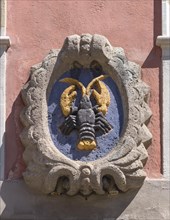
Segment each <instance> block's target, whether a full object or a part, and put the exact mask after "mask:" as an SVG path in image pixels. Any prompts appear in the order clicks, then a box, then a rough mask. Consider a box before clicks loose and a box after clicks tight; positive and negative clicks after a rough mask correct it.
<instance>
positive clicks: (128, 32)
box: [0, 0, 170, 220]
mask: <svg viewBox="0 0 170 220" xmlns="http://www.w3.org/2000/svg"><path fill="white" fill-rule="evenodd" d="M0 3H1V8H0V9H1V18H0V19H1V20H0V25H1V32H0V65H1V66H0V75H1V82H0V140H1V144H0V153H1V157H0V176H1V200H0V212H1V216H2V219H17V220H19V219H21V220H22V219H27V220H29V219H30V220H32V219H41V220H42V219H44V220H45V219H47V218H49V219H68V220H69V219H70V220H71V219H72V220H74V219H75V220H76V219H78V220H81V219H82V220H86V219H93V220H94V219H101V220H109V219H148V220H150V219H154V220H155V219H166V220H168V219H169V203H170V201H169V200H170V193H169V173H170V170H169V167H170V164H169V156H170V152H169V149H170V139H169V133H170V127H169V125H170V121H169V118H170V117H169V109H170V103H169V97H170V96H169V95H170V90H169V87H170V85H169V84H170V77H169V72H170V24H169V18H170V1H169V0H162V1H161V0H155V1H154V0H149V1H144V0H142V1H130V0H127V1H124V0H120V1H69V0H68V1H39V0H38V1H34V0H30V1H27V0H23V1H13V0H8V1H6V0H1V1H0ZM82 33H90V34H100V35H104V36H105V37H107V38H108V39H109V41H110V43H111V44H112V46H114V47H122V48H123V49H124V50H125V53H126V55H127V58H128V60H130V61H133V62H135V63H137V64H139V65H140V66H141V68H142V80H143V81H144V82H145V83H147V84H148V85H149V86H150V89H151V93H150V99H149V106H150V108H151V110H152V114H153V115H152V118H151V120H150V123H149V125H148V127H149V130H150V131H151V133H152V136H153V138H152V144H151V146H149V148H148V149H147V151H148V154H149V159H148V161H147V164H146V166H145V171H146V173H147V178H146V180H145V182H144V185H143V186H142V187H141V189H138V190H132V191H128V192H127V193H125V194H119V195H118V196H109V197H105V196H97V195H92V196H90V197H89V198H88V200H85V199H84V198H83V197H81V196H79V195H78V196H75V197H67V196H59V197H49V196H44V195H41V194H37V193H36V192H34V191H32V190H30V189H29V188H28V187H27V186H26V185H25V183H24V181H23V178H22V174H23V172H24V171H25V169H26V165H25V163H24V161H23V152H24V147H23V145H22V143H21V141H20V138H19V135H20V133H21V131H22V130H23V126H22V124H21V122H20V113H21V111H22V109H23V106H24V105H23V101H22V99H21V94H20V92H21V89H22V88H23V85H24V84H25V83H26V82H27V81H28V79H29V77H30V68H31V66H33V65H34V64H36V63H39V62H41V61H42V59H43V58H44V57H45V56H46V55H47V54H48V53H49V51H50V50H51V49H60V48H61V47H62V44H63V41H64V39H65V38H66V37H67V36H69V35H73V34H79V35H81V34H82Z"/></svg>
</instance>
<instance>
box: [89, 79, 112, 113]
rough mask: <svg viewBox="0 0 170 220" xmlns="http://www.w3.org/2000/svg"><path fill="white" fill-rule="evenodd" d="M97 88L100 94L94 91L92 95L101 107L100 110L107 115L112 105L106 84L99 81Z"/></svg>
mask: <svg viewBox="0 0 170 220" xmlns="http://www.w3.org/2000/svg"><path fill="white" fill-rule="evenodd" d="M96 86H97V90H98V92H97V91H96V90H93V91H92V95H93V96H94V98H95V99H96V102H97V104H98V105H99V108H98V110H99V111H100V112H102V113H103V114H104V115H105V114H106V112H107V110H108V107H109V105H110V94H109V91H108V89H107V87H106V85H105V84H104V82H102V81H99V80H98V81H97V82H96Z"/></svg>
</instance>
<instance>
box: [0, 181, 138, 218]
mask: <svg viewBox="0 0 170 220" xmlns="http://www.w3.org/2000/svg"><path fill="white" fill-rule="evenodd" d="M137 193H138V191H137V190H136V191H135V190H132V191H128V192H127V193H120V194H119V195H117V196H111V197H109V196H96V195H92V196H90V197H88V198H87V200H85V198H84V197H82V196H80V195H78V196H74V197H69V196H55V197H51V196H44V195H37V194H35V193H34V192H32V191H31V190H30V189H28V188H27V186H26V185H25V183H24V182H23V181H21V180H20V181H8V182H4V183H3V184H2V187H1V196H2V200H3V202H4V203H5V204H6V207H5V208H4V210H3V212H2V218H1V219H2V220H7V219H17V220H34V219H36V220H47V219H50V220H54V219H55V220H56V219H57V220H115V219H117V218H118V217H119V216H120V215H121V214H122V213H123V211H124V210H125V209H126V208H127V207H128V206H129V204H130V203H131V201H132V200H133V199H134V197H135V196H136V194H137ZM11 195H12V196H11ZM1 208H3V207H1ZM139 208H140V207H139Z"/></svg>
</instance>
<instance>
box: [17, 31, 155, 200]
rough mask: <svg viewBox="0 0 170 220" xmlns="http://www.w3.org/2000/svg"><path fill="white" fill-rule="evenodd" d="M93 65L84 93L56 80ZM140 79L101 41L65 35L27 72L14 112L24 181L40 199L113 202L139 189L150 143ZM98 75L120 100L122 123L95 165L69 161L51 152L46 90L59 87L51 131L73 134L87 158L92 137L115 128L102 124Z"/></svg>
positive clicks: (71, 81) (104, 103)
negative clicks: (106, 198) (19, 107)
mask: <svg viewBox="0 0 170 220" xmlns="http://www.w3.org/2000/svg"><path fill="white" fill-rule="evenodd" d="M96 64H99V66H100V67H102V72H101V74H100V76H99V75H98V76H97V77H93V79H91V80H90V81H89V82H88V83H87V84H86V86H85V85H83V83H82V82H80V81H79V80H77V79H75V78H72V77H64V78H62V75H63V73H66V72H68V71H70V70H71V69H73V70H74V68H75V66H76V67H77V66H78V67H81V68H82V69H90V68H91V69H92V67H93V66H95V65H96ZM140 73H141V69H140V66H139V65H137V64H135V63H133V62H130V61H128V60H127V58H126V56H125V54H124V51H123V49H122V48H118V47H112V46H111V45H110V43H109V41H108V40H107V39H106V38H105V37H104V36H101V35H97V34H95V35H90V34H84V35H81V36H78V35H72V36H69V37H67V38H66V39H65V42H64V45H63V47H62V49H61V50H51V51H50V53H49V54H48V55H47V57H46V58H45V59H44V60H43V61H42V62H41V63H39V64H37V65H35V66H33V67H32V68H31V73H30V80H29V81H28V82H27V83H26V84H25V86H24V88H23V89H22V99H23V101H24V103H25V107H24V109H23V111H22V112H21V121H22V123H23V125H24V129H23V131H22V133H21V135H20V137H21V141H22V143H23V145H24V147H25V151H24V154H23V158H24V161H25V163H26V166H27V168H26V171H25V172H24V173H23V177H24V180H25V182H26V183H27V184H28V185H29V186H30V187H31V188H33V189H35V190H37V191H39V192H41V193H44V194H58V195H59V194H66V195H70V196H73V195H76V194H82V195H83V196H88V195H91V194H92V193H96V194H99V195H103V194H112V195H114V194H118V193H119V192H126V191H127V190H129V189H132V188H138V187H140V186H141V185H142V183H143V181H144V179H145V177H146V174H145V171H144V170H143V167H144V165H145V163H146V160H147V158H148V153H147V150H146V148H147V147H148V146H149V144H150V142H151V138H152V135H151V133H150V132H149V130H148V128H147V126H146V125H147V123H148V121H149V118H150V117H151V115H152V113H151V110H150V108H149V106H148V98H149V87H148V86H147V85H146V84H145V83H144V82H143V81H142V80H141V75H140ZM103 74H106V76H107V77H109V78H110V80H113V81H114V83H115V84H116V86H117V88H118V91H119V93H120V97H121V102H122V106H123V118H124V120H123V125H122V130H121V132H120V137H119V139H118V141H117V142H116V144H115V146H114V147H112V149H111V150H110V151H109V152H108V153H106V154H105V155H104V156H101V157H99V159H95V160H88V161H82V160H77V159H76V160H74V159H71V158H69V157H67V155H64V154H63V153H62V152H61V151H60V150H59V149H58V148H57V147H56V146H55V143H54V142H53V139H52V136H51V134H50V129H49V124H48V117H49V115H48V100H49V97H50V94H51V92H52V88H53V86H54V83H55V82H56V81H57V80H58V81H59V83H60V84H61V85H64V86H65V89H63V91H62V93H61V96H60V100H59V106H60V111H61V113H62V116H61V117H63V123H62V124H61V125H60V126H59V128H57V126H56V129H59V132H60V135H63V137H65V136H66V135H67V136H68V137H69V135H70V134H71V133H72V132H73V131H74V130H75V131H74V132H75V133H76V134H77V133H78V135H79V136H76V137H77V139H78V144H77V151H82V152H85V153H86V152H89V151H90V152H91V151H94V152H95V150H96V149H98V145H100V143H98V142H100V141H96V140H97V137H96V130H97V129H99V130H100V131H101V133H102V132H103V133H102V134H101V135H100V136H101V137H102V138H103V136H104V135H105V134H104V133H107V134H109V132H111V130H114V129H115V125H113V126H112V125H111V124H110V122H109V121H108V120H107V117H106V116H107V114H108V113H107V111H108V109H109V108H111V102H112V100H111V99H110V92H109V90H108V88H107V86H106V83H105V82H104V79H105V78H106V76H104V75H103ZM79 91H80V93H81V97H82V98H81V99H80V100H79V104H78V106H77V108H76V106H73V103H74V102H75V100H76V99H77V93H78V92H79ZM91 99H94V100H95V104H94V102H92V101H91ZM83 123H84V124H83ZM61 141H62V140H61Z"/></svg>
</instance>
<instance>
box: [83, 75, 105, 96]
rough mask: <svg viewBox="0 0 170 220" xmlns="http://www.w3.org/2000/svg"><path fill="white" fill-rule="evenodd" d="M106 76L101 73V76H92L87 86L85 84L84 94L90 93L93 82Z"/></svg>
mask: <svg viewBox="0 0 170 220" xmlns="http://www.w3.org/2000/svg"><path fill="white" fill-rule="evenodd" d="M106 77H108V76H104V75H101V76H98V77H96V78H94V79H93V80H92V81H91V82H90V83H89V84H88V86H87V88H86V94H87V95H90V91H91V89H92V87H93V86H94V84H95V83H96V82H97V81H99V80H103V79H105V78H106Z"/></svg>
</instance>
